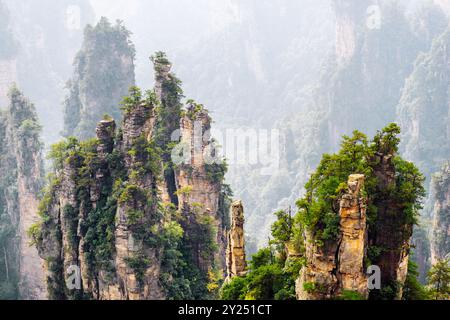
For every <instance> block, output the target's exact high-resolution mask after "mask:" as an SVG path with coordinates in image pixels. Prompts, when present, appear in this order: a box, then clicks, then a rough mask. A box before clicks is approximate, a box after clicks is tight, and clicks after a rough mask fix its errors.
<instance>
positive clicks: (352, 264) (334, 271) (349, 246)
mask: <svg viewBox="0 0 450 320" xmlns="http://www.w3.org/2000/svg"><path fill="white" fill-rule="evenodd" d="M363 188H364V176H363V175H351V176H350V177H349V180H348V192H347V193H346V194H344V195H343V196H342V198H341V201H340V211H339V215H340V236H339V240H338V241H337V242H335V243H331V244H326V245H319V244H318V243H317V242H315V241H314V239H313V238H312V236H311V234H309V232H307V234H306V259H307V266H306V267H305V268H303V269H302V271H301V273H300V277H299V279H298V280H297V283H296V292H297V298H298V299H299V300H324V299H331V298H334V297H336V296H338V295H340V294H341V293H342V292H343V291H354V292H358V293H359V294H361V296H366V297H367V296H368V287H367V276H366V274H365V270H364V257H365V254H366V249H367V226H366V201H367V200H366V199H365V198H364V196H363V194H362V190H363Z"/></svg>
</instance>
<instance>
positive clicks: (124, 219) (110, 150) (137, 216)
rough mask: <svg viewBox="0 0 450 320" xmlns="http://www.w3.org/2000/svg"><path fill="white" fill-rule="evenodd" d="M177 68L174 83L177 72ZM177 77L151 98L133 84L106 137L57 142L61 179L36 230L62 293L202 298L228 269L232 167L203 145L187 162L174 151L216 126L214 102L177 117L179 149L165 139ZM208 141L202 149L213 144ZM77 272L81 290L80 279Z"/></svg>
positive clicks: (52, 287) (102, 131)
mask: <svg viewBox="0 0 450 320" xmlns="http://www.w3.org/2000/svg"><path fill="white" fill-rule="evenodd" d="M167 63H168V62H167ZM155 69H157V70H156V72H157V73H158V70H160V69H159V65H158V64H157V63H155ZM169 71H170V69H168V70H167V73H166V76H167V77H166V80H168V81H171V80H169V79H172V80H173V79H176V78H174V76H173V75H172V74H171V73H169ZM170 83H171V84H172V85H175V84H176V85H177V84H178V82H176V83H174V82H170ZM168 84H169V83H166V85H158V84H157V86H156V88H155V90H154V91H149V92H147V95H146V96H143V94H142V93H141V91H140V90H139V89H138V88H135V87H133V88H131V89H130V96H129V97H127V98H125V100H124V102H123V105H122V109H123V112H124V114H123V121H122V124H121V126H120V128H119V129H118V130H116V123H115V121H114V120H113V119H112V118H108V117H106V118H105V119H104V120H102V121H100V123H99V124H98V125H97V128H96V138H94V139H92V140H89V141H86V142H79V141H77V140H76V139H74V138H70V139H68V140H66V141H64V142H61V143H60V144H58V145H55V146H54V147H53V150H52V152H51V154H52V156H53V160H54V170H55V173H54V178H53V179H52V181H51V183H50V186H49V188H48V190H47V192H46V196H45V198H44V200H43V202H42V204H41V216H42V217H43V221H42V227H41V228H40V230H39V231H38V232H36V233H35V235H34V236H35V240H36V243H37V247H38V249H39V253H40V255H41V256H42V257H43V258H44V259H45V260H46V265H47V268H46V271H47V284H48V290H49V294H50V297H51V298H52V299H84V298H90V299H101V300H156V299H166V298H167V299H173V298H178V299H180V298H186V299H189V298H191V299H193V298H201V297H204V295H206V294H207V283H208V281H209V279H208V278H209V275H210V273H211V272H213V271H216V270H217V271H220V273H224V263H222V261H221V259H220V258H219V257H220V256H221V255H222V254H223V255H224V253H222V252H223V251H224V248H223V247H224V243H225V242H224V241H225V240H224V239H223V238H224V232H225V230H224V228H225V225H226V222H225V220H224V216H223V215H222V212H223V206H224V199H225V196H224V195H223V192H222V191H223V190H222V185H223V175H224V172H221V171H217V170H216V171H214V169H215V167H214V166H213V167H212V168H211V167H209V165H208V164H207V162H206V161H205V159H204V154H206V153H203V152H202V153H201V154H200V155H198V154H197V153H196V152H197V151H198V150H195V152H194V150H192V155H193V156H192V157H188V158H187V160H186V161H183V162H182V163H179V164H175V163H174V162H173V161H172V157H170V155H171V153H170V148H174V150H177V149H176V145H184V144H187V145H188V147H191V146H192V147H193V146H194V145H195V142H194V139H196V138H197V137H196V135H195V134H194V131H193V128H194V123H196V122H200V123H201V124H202V125H203V126H204V127H202V128H203V129H205V126H206V127H208V129H209V126H210V118H209V116H208V113H207V111H206V110H205V109H195V110H193V109H192V108H191V107H188V109H187V110H185V111H184V112H185V114H186V116H183V119H182V120H181V126H180V121H178V122H176V125H177V126H178V128H179V129H178V130H179V131H178V132H179V133H180V132H181V136H180V137H177V138H176V139H174V140H173V141H171V142H172V144H173V145H174V146H170V147H169V145H168V144H164V143H161V140H159V138H160V136H159V134H160V133H161V132H166V131H167V128H166V127H161V126H162V125H163V124H164V121H162V117H164V115H166V114H167V111H168V110H165V108H166V107H167V100H165V99H164V98H163V97H174V95H173V93H174V91H173V89H174V88H175V89H176V88H178V87H177V86H175V87H174V86H171V85H168ZM176 104H179V102H176ZM194 111H196V112H194ZM180 118H181V115H180ZM170 124H171V125H172V126H173V125H174V124H173V123H170ZM169 137H170V135H169ZM200 141H201V144H200V150H201V151H204V148H205V146H208V145H210V144H211V143H212V141H211V140H208V139H205V140H204V139H201V138H200ZM158 143H159V144H158ZM187 154H191V149H189V150H188V152H187ZM167 155H169V157H168V158H165V157H166V156H167ZM183 159H184V158H183ZM171 175H173V178H174V180H173V181H172V180H171V179H167V178H168V176H171ZM172 183H173V185H172ZM169 185H170V187H169ZM173 199H176V201H174V200H173ZM219 240H220V241H219ZM218 244H219V245H218ZM181 262H183V263H181ZM73 270H75V274H74V275H75V276H77V274H79V275H80V280H81V281H80V283H79V286H78V287H77V286H71V285H70V284H71V283H72V282H70V281H71V279H73V278H71V276H73V274H72V271H73ZM77 272H78V273H77ZM190 273H191V274H192V277H189V274H190ZM72 284H76V281H75V282H74V283H72Z"/></svg>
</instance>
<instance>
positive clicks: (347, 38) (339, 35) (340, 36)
mask: <svg viewBox="0 0 450 320" xmlns="http://www.w3.org/2000/svg"><path fill="white" fill-rule="evenodd" d="M371 4H372V1H370V0H364V1H355V0H334V1H333V5H334V10H335V12H336V57H337V60H338V63H339V64H343V63H346V62H348V61H349V60H350V59H351V58H352V57H353V55H354V54H355V52H356V49H357V48H356V46H357V37H358V32H359V30H360V29H361V27H363V26H364V23H365V22H366V19H367V10H368V8H369V6H370V5H371Z"/></svg>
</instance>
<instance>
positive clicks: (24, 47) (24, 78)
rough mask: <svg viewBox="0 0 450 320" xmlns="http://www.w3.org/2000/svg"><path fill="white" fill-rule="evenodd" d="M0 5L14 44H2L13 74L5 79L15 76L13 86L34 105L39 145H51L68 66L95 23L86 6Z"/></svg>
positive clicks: (65, 1) (74, 1)
mask: <svg viewBox="0 0 450 320" xmlns="http://www.w3.org/2000/svg"><path fill="white" fill-rule="evenodd" d="M2 2H3V3H5V4H6V6H7V7H8V9H9V12H10V24H9V25H10V29H11V32H12V33H13V34H14V38H15V43H16V46H15V47H14V46H11V45H10V43H8V42H3V40H2V41H1V42H2V43H3V45H6V46H7V47H8V48H10V49H11V48H15V54H14V56H13V58H14V59H13V62H14V68H12V67H10V68H9V70H10V71H11V73H9V75H10V76H14V81H15V82H16V83H17V84H18V85H19V87H20V88H21V89H22V90H23V91H24V92H26V93H27V96H28V97H29V98H30V99H31V100H32V101H33V102H34V103H35V104H36V110H37V113H38V116H39V119H40V121H41V124H42V126H43V132H42V136H43V140H44V141H46V142H47V141H51V142H54V141H56V140H57V139H59V137H60V132H61V131H62V129H63V112H62V111H63V110H62V108H61V101H63V100H64V85H65V82H66V81H67V79H68V78H69V77H70V74H71V68H72V63H71V62H72V61H73V58H74V56H75V55H76V52H77V51H78V50H79V48H80V45H81V42H82V38H83V28H84V26H85V25H86V24H88V23H91V22H92V21H93V20H94V18H95V17H94V15H93V12H92V9H91V7H90V2H89V0H61V1H59V2H54V1H51V0H41V1H34V0H24V1H21V2H20V3H17V1H14V0H2ZM1 20H2V23H3V22H4V21H5V20H3V19H1ZM0 24H1V23H0ZM0 29H1V27H0ZM0 33H1V32H0ZM0 37H1V36H0ZM1 46H2V45H0V47H1ZM0 51H1V49H0ZM0 60H1V58H0ZM0 64H1V63H0ZM9 70H8V71H9ZM30 70H32V72H30ZM0 74H1V72H0ZM0 99H1V98H0ZM4 106H6V105H4Z"/></svg>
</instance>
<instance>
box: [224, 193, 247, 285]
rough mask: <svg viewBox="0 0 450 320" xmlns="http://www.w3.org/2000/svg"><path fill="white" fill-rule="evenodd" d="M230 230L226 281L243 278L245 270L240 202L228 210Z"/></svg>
mask: <svg viewBox="0 0 450 320" xmlns="http://www.w3.org/2000/svg"><path fill="white" fill-rule="evenodd" d="M230 216H231V228H230V231H229V232H228V247H227V280H226V281H230V280H231V279H232V278H234V277H236V276H237V277H240V276H244V275H245V273H246V271H247V270H246V269H247V261H246V258H245V234H244V221H245V218H244V207H243V206H242V202H241V201H236V202H233V204H232V205H231V209H230Z"/></svg>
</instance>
